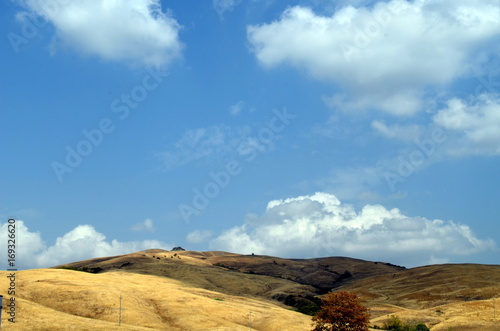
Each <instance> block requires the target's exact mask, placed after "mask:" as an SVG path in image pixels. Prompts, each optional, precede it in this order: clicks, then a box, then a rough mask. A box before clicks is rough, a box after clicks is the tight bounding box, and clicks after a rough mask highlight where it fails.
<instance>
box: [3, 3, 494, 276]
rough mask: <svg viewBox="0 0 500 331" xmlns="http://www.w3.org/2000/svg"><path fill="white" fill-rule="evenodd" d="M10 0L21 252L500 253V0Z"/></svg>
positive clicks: (13, 199)
mask: <svg viewBox="0 0 500 331" xmlns="http://www.w3.org/2000/svg"><path fill="white" fill-rule="evenodd" d="M0 7H1V8H0V29H1V30H2V35H3V36H4V37H3V39H2V40H3V41H2V42H1V43H0V48H1V49H0V51H1V54H2V64H1V65H0V73H1V77H2V79H1V80H0V82H1V86H0V103H1V105H2V107H1V112H0V129H1V132H2V134H3V139H1V140H0V148H1V151H2V155H3V162H1V163H0V171H1V174H2V176H0V179H1V182H0V184H1V187H2V188H3V190H2V192H1V193H0V194H1V199H0V201H1V204H0V215H1V216H2V219H4V220H5V221H6V220H7V219H8V218H16V219H17V224H18V225H17V229H18V234H17V235H18V238H19V239H18V249H19V256H18V265H19V267H20V268H35V267H47V266H52V265H56V264H60V263H65V262H70V261H76V260H81V259H86V258H91V257H95V256H105V255H114V254H122V253H129V252H133V251H137V250H141V249H146V248H153V247H157V248H165V249H170V248H172V247H173V246H174V245H175V246H178V245H180V246H183V247H185V248H187V249H190V250H227V251H233V252H237V253H244V254H248V253H252V252H254V253H256V254H269V255H278V256H283V257H303V258H306V257H317V256H350V257H355V258H362V259H369V260H380V261H387V262H391V263H397V264H402V265H406V266H417V265H424V264H430V263H452V262H457V263H461V262H473V263H489V264H497V263H498V258H497V255H498V243H499V242H500V225H499V224H500V222H499V221H500V219H499V215H500V213H499V207H498V201H499V198H500V188H499V187H500V185H499V184H500V183H499V178H500V177H499V176H498V169H500V159H499V155H500V147H499V146H500V69H499V68H500V61H499V55H500V46H499V45H500V1H497V0H481V1H474V2H470V1H451V0H445V1H423V0H422V1H403V0H392V1H362V0H360V1H315V0H309V1H305V0H304V1H273V0H248V1H238V0H214V1H203V2H202V1H200V2H186V1H180V0H171V1H154V0H140V1H123V2H111V1H106V0H100V1H93V2H86V1H83V0H71V1H69V0H67V1H62V0H54V1H41V0H26V1H20V0H19V1H4V2H2V3H1V4H0ZM6 230H7V228H6V225H5V222H2V228H1V232H2V233H4V234H5V232H6ZM3 261H5V259H3ZM0 264H2V265H4V264H5V263H4V262H1V263H0Z"/></svg>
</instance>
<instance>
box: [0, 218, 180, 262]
mask: <svg viewBox="0 0 500 331" xmlns="http://www.w3.org/2000/svg"><path fill="white" fill-rule="evenodd" d="M7 232H8V224H2V226H1V227H0V236H2V237H3V238H7ZM16 237H17V238H18V240H17V241H16V245H17V256H16V262H17V264H16V267H17V268H18V269H31V268H45V267H52V266H55V265H59V264H64V263H69V262H75V261H81V260H86V259H91V258H95V257H103V256H111V255H120V254H127V253H133V252H136V251H140V250H144V249H150V248H163V249H170V248H171V247H172V246H173V245H172V244H167V243H165V242H161V241H158V240H143V241H128V242H120V241H118V240H106V236H105V235H104V234H102V233H100V232H97V231H96V230H95V228H94V227H93V226H91V225H79V226H77V227H76V228H74V229H73V230H71V231H69V232H68V233H66V234H64V235H63V236H61V237H58V238H57V239H56V241H55V243H54V244H53V245H50V246H48V245H47V244H46V243H45V241H44V240H43V239H42V235H41V234H40V233H39V232H36V233H34V232H30V230H29V229H28V227H27V226H26V224H25V222H24V221H22V220H17V221H16ZM0 258H1V259H2V260H1V261H2V262H0V267H1V268H2V269H4V270H5V269H6V268H7V266H6V262H7V254H6V250H2V251H1V252H0Z"/></svg>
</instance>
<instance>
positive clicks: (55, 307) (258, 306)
mask: <svg viewBox="0 0 500 331" xmlns="http://www.w3.org/2000/svg"><path fill="white" fill-rule="evenodd" d="M3 278H5V279H3ZM3 278H2V280H1V281H0V286H1V287H2V288H7V278H6V277H3ZM17 290H18V293H17V302H18V307H17V318H16V321H17V323H16V324H15V325H14V324H12V323H9V322H8V321H7V318H8V316H7V315H6V314H5V312H4V314H3V316H2V323H3V325H4V326H6V327H8V329H12V330H146V329H149V330H151V329H155V330H246V329H247V328H248V325H249V313H250V312H252V317H253V328H254V329H255V330H308V329H309V328H310V325H311V319H310V317H309V316H306V315H303V314H300V313H297V312H293V311H290V310H287V309H285V308H283V307H280V306H278V305H276V304H274V303H273V302H268V301H264V300H256V299H250V298H245V297H239V296H233V295H227V294H220V293H217V292H213V291H209V290H205V289H200V288H194V287H191V286H189V285H186V284H184V283H182V282H179V281H175V280H171V279H168V278H164V277H158V276H150V275H139V274H133V273H127V272H121V271H116V272H108V273H103V274H89V273H84V272H78V271H71V270H56V269H36V270H26V271H20V272H18V273H17ZM120 295H122V296H123V308H124V310H123V322H122V326H121V327H118V325H117V324H118V323H117V322H118V313H119V312H118V307H119V296H120ZM219 300H222V301H219ZM4 310H5V308H4Z"/></svg>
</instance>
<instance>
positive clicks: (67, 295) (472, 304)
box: [0, 250, 500, 331]
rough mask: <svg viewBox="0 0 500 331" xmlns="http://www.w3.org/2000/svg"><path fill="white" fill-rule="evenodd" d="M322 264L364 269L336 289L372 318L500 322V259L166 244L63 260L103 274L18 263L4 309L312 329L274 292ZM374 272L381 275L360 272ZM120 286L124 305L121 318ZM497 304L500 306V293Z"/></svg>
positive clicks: (112, 324)
mask: <svg viewBox="0 0 500 331" xmlns="http://www.w3.org/2000/svg"><path fill="white" fill-rule="evenodd" d="M216 263H221V264H223V265H225V266H226V267H220V266H214V264H216ZM318 266H319V268H322V269H323V271H325V270H326V271H327V272H333V271H335V270H338V271H343V270H353V271H354V272H356V275H357V278H356V277H353V278H350V279H349V280H348V282H347V283H345V284H344V285H342V286H341V287H339V288H336V290H340V289H343V290H347V291H351V292H355V293H357V294H358V295H359V296H361V297H362V298H363V299H364V300H366V305H367V306H368V307H369V308H370V309H371V313H372V321H371V322H372V323H373V324H376V325H379V326H381V325H382V324H383V322H384V321H385V320H386V319H387V318H389V317H390V316H391V315H397V316H399V317H400V318H402V319H403V320H412V321H420V322H424V323H426V324H427V325H428V326H430V327H431V330H433V331H441V330H450V328H451V330H454V331H460V330H486V331H488V330H492V331H493V330H495V331H498V330H500V324H499V323H500V318H498V317H497V319H496V320H495V319H493V301H492V298H494V297H496V296H498V295H499V293H500V266H488V265H467V264H461V265H437V266H426V267H420V268H414V269H409V270H402V271H400V270H399V269H398V268H394V266H391V265H386V264H384V263H373V262H368V261H361V260H355V259H348V258H326V259H317V260H316V259H311V260H287V259H280V258H275V257H267V256H242V255H238V254H232V253H227V252H191V251H184V252H169V251H164V250H148V251H144V252H136V253H133V254H127V255H122V256H114V257H107V258H98V259H92V260H87V261H80V262H75V263H70V264H67V265H65V267H69V268H81V267H85V268H101V269H94V271H98V270H101V272H99V273H97V274H92V273H86V272H81V271H73V270H64V269H37V270H26V271H21V272H18V273H17V288H18V296H17V298H18V299H17V301H18V308H17V322H18V323H16V325H12V324H10V323H8V322H7V318H8V316H7V315H6V314H5V313H4V314H3V324H4V325H5V326H8V328H6V329H12V330H146V329H148V330H151V329H154V330H214V331H215V330H247V329H248V327H249V314H250V312H252V317H253V325H252V326H253V329H254V330H262V331H264V330H265V331H267V330H270V331H272V330H311V326H312V323H311V317H310V316H307V315H303V314H300V313H297V312H294V311H292V310H291V309H290V308H289V307H287V306H284V305H282V304H280V303H279V302H278V301H275V300H271V298H272V297H274V296H275V295H279V294H280V295H283V294H285V295H286V294H295V295H297V294H302V295H306V294H311V293H314V291H315V288H313V287H312V286H309V285H303V284H299V283H297V282H294V281H292V280H291V279H293V277H299V279H298V280H297V281H299V280H300V281H304V280H307V279H308V278H311V277H314V275H316V274H317V269H318ZM228 267H229V268H228ZM231 268H234V269H235V270H230V269H231ZM328 270H329V271H328ZM245 271H246V272H249V271H254V272H259V273H260V272H263V273H267V274H272V275H274V277H271V276H266V275H257V274H248V273H243V272H245ZM281 271H283V272H285V274H284V277H283V276H280V272H281ZM370 274H374V275H376V276H372V277H367V278H364V279H360V278H362V277H366V276H369V275H370ZM360 275H361V276H360ZM320 277H325V273H324V272H323V273H321V275H320ZM286 278H290V279H286ZM7 281H8V279H7V278H6V277H2V278H0V286H2V287H3V288H7ZM120 295H122V296H123V308H124V310H123V322H122V326H120V327H119V326H118V325H117V322H118V306H119V297H120ZM4 306H5V305H4ZM497 307H498V310H499V313H498V315H500V299H499V300H498V302H497ZM4 310H5V307H4Z"/></svg>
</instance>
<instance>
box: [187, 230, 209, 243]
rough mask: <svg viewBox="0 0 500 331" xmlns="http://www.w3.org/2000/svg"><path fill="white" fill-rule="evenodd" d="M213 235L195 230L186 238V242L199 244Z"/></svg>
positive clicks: (205, 231)
mask: <svg viewBox="0 0 500 331" xmlns="http://www.w3.org/2000/svg"><path fill="white" fill-rule="evenodd" d="M212 235H213V233H212V231H209V230H195V231H192V232H190V233H188V235H187V236H186V241H187V242H188V243H190V244H199V243H203V242H206V241H208V240H209V239H210V238H211V237H212Z"/></svg>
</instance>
